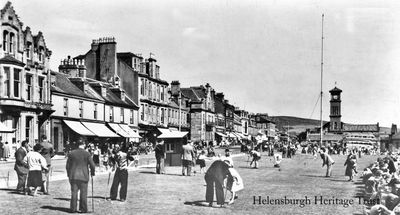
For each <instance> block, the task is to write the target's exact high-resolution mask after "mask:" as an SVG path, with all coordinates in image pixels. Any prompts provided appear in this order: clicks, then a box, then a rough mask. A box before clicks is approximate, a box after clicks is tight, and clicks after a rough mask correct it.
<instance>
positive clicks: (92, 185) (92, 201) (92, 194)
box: [92, 176, 94, 213]
mask: <svg viewBox="0 0 400 215" xmlns="http://www.w3.org/2000/svg"><path fill="white" fill-rule="evenodd" d="M92 211H93V213H94V203H93V176H92Z"/></svg>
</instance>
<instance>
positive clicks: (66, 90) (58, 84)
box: [51, 71, 102, 100]
mask: <svg viewBox="0 0 400 215" xmlns="http://www.w3.org/2000/svg"><path fill="white" fill-rule="evenodd" d="M52 75H54V76H55V82H54V84H52V85H51V92H58V93H63V94H68V95H74V96H79V97H83V98H90V99H96V100H102V99H101V98H100V97H99V96H97V95H96V93H95V91H94V90H93V89H91V88H90V89H88V90H87V91H86V92H83V91H82V90H80V89H79V88H78V87H77V86H76V85H75V84H73V83H72V82H71V81H70V80H69V78H68V77H67V75H65V74H62V73H59V72H54V71H53V72H52Z"/></svg>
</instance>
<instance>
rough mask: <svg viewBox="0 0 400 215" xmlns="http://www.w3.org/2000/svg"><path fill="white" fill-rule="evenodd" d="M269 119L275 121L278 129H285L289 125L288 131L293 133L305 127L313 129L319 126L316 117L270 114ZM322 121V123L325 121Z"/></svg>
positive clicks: (303, 129) (301, 130)
mask: <svg viewBox="0 0 400 215" xmlns="http://www.w3.org/2000/svg"><path fill="white" fill-rule="evenodd" d="M270 118H271V120H272V121H274V122H275V123H276V127H277V128H278V129H279V130H286V129H287V128H288V127H289V131H290V132H293V133H297V134H298V133H300V132H303V131H305V130H306V129H311V130H313V129H314V128H317V127H319V126H320V121H319V120H317V119H306V118H300V117H294V116H270ZM326 122H327V121H324V122H323V123H326Z"/></svg>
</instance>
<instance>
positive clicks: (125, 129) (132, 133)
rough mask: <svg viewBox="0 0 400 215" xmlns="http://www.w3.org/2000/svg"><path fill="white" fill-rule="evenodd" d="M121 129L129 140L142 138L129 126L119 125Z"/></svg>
mask: <svg viewBox="0 0 400 215" xmlns="http://www.w3.org/2000/svg"><path fill="white" fill-rule="evenodd" d="M119 126H121V128H122V129H123V130H124V131H125V132H126V133H127V134H128V135H129V136H128V137H131V138H142V137H141V136H140V135H139V134H138V133H137V132H136V131H134V130H132V128H130V127H129V125H126V124H119Z"/></svg>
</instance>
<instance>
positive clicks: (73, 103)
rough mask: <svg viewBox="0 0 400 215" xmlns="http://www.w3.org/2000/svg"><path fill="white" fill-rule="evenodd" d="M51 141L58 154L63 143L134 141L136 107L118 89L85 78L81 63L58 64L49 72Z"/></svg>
mask: <svg viewBox="0 0 400 215" xmlns="http://www.w3.org/2000/svg"><path fill="white" fill-rule="evenodd" d="M52 77H53V78H52V86H51V92H52V101H53V103H54V108H55V110H56V111H55V112H54V114H53V115H52V116H51V124H52V136H51V137H52V142H53V143H54V146H55V149H56V150H57V151H59V152H61V151H62V150H63V149H64V147H65V144H68V143H69V144H73V143H74V142H76V141H77V140H78V139H80V138H83V139H85V140H86V141H87V142H91V143H96V144H99V145H100V146H104V143H115V142H123V143H126V142H127V141H135V142H137V141H138V138H139V135H138V133H137V132H135V131H134V129H132V128H137V125H138V119H137V118H138V117H137V116H138V113H137V111H138V108H139V107H138V106H137V105H136V104H135V103H134V102H133V101H132V99H130V98H129V96H128V95H126V93H125V91H124V90H123V89H121V87H120V86H117V85H112V84H111V83H109V82H105V81H99V80H95V79H91V78H87V77H86V66H85V64H84V61H83V60H78V59H74V60H73V59H71V58H69V57H68V58H67V59H65V60H63V61H61V64H60V66H59V72H53V73H52Z"/></svg>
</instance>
